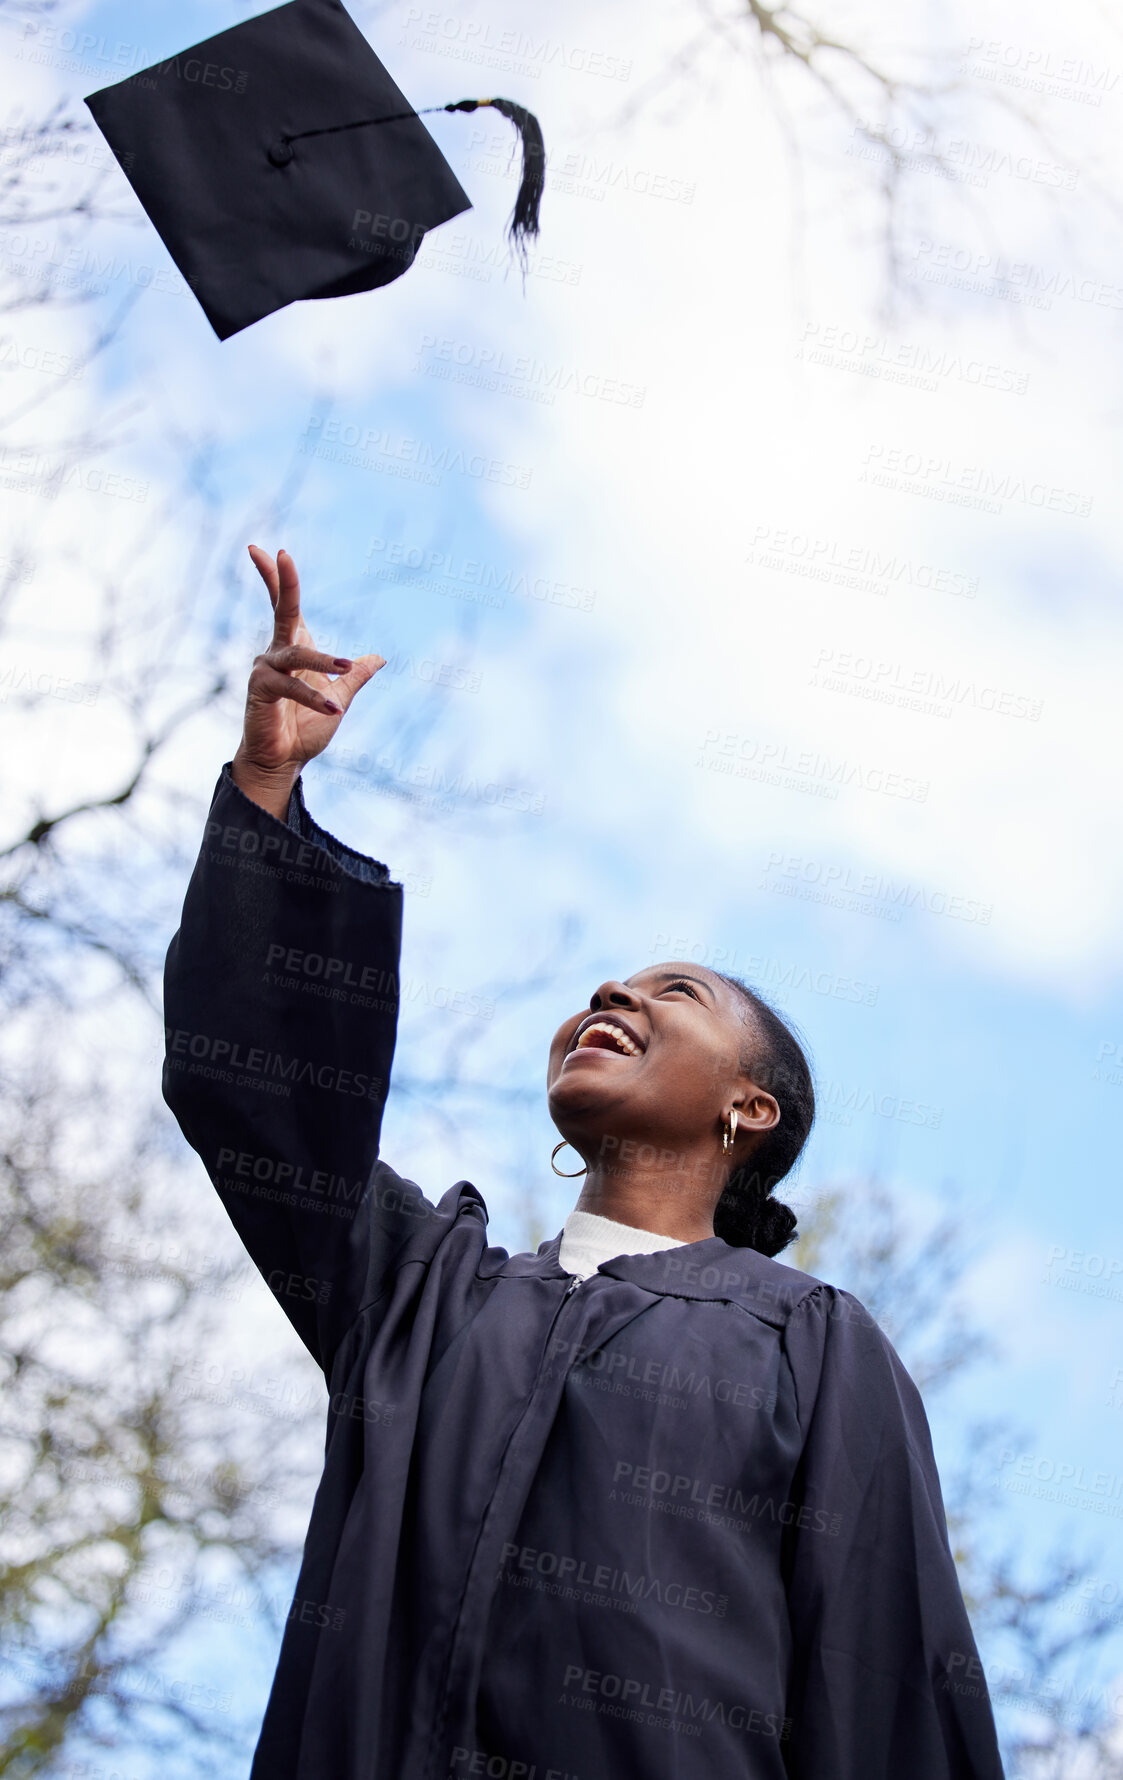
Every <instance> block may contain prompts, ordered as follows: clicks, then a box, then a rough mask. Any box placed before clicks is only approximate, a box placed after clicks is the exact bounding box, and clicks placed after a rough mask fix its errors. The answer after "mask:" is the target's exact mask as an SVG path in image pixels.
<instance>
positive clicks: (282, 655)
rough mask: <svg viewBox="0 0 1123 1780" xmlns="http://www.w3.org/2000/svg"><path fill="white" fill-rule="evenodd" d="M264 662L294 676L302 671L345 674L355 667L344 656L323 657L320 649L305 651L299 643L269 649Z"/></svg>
mask: <svg viewBox="0 0 1123 1780" xmlns="http://www.w3.org/2000/svg"><path fill="white" fill-rule="evenodd" d="M262 660H263V661H265V662H267V663H268V664H269V666H270V667H275V668H278V669H279V670H280V671H281V673H283V674H294V673H297V672H299V671H300V670H302V669H303V670H306V671H308V672H311V673H315V674H345V673H348V672H349V671H350V670H351V669H352V668H353V667H354V665H355V664H354V662H352V661H348V660H346V659H345V658H344V657H343V656H342V655H321V654H320V652H319V650H318V649H305V648H303V647H302V646H301V645H300V644H299V643H290V644H289V645H288V646H287V647H286V648H283V649H267V650H266V651H265V654H264V655H263V656H262Z"/></svg>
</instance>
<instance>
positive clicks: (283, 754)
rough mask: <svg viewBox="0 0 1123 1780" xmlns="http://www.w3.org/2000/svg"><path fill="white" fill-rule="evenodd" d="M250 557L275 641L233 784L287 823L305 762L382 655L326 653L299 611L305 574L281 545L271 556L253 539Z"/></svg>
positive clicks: (254, 682) (258, 683) (251, 702)
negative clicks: (264, 589) (262, 587)
mask: <svg viewBox="0 0 1123 1780" xmlns="http://www.w3.org/2000/svg"><path fill="white" fill-rule="evenodd" d="M250 556H251V558H252V560H253V564H254V567H255V568H256V570H257V572H258V574H259V575H260V576H261V579H262V580H263V581H264V582H265V585H266V587H267V588H268V590H269V598H270V600H271V601H272V605H273V639H272V641H271V643H270V645H269V647H268V649H266V651H265V653H264V654H263V655H259V656H258V657H257V658H256V660H255V661H254V664H253V670H252V672H251V673H250V682H249V688H248V690H247V693H246V715H245V725H244V728H243V731H242V740H241V742H240V744H239V747H238V751H237V753H236V754H235V756H234V763H233V773H234V782H235V784H236V785H237V786H238V787H239V789H240V790H242V791H244V792H245V794H246V796H247V797H249V798H252V799H253V801H254V803H258V804H260V805H261V806H262V807H263V808H264V809H267V810H269V811H270V812H271V814H273V815H274V816H277V817H278V818H279V819H280V820H281V821H284V819H285V816H286V815H287V813H288V807H289V798H290V797H291V795H292V788H293V786H294V785H295V784H296V781H297V779H298V778H299V777H300V774H301V772H302V770H303V768H304V767H305V766H306V765H307V763H308V761H310V760H314V759H315V757H316V755H317V754H322V753H323V751H324V749H325V748H326V747H327V745H328V743H329V742H330V741H331V738H332V736H333V735H334V734H335V732H336V730H337V729H338V728H339V725H340V723H341V722H342V721H343V714H344V712H345V711H346V710H347V708H348V706H349V705H350V703H351V700H352V699H353V698H354V696H355V694H356V693H357V692H358V691H359V689H360V687H362V686H365V685H366V683H367V681H368V680H369V679H371V677H372V676H373V675H374V674H376V673H377V672H378V670H379V668H380V667H385V665H386V663H385V661H384V660H383V658H382V656H381V655H360V656H359V657H358V658H357V659H356V660H355V661H344V660H343V659H342V658H340V657H336V656H332V655H321V654H320V653H319V651H318V650H317V648H316V646H315V644H314V643H313V641H312V638H311V636H310V634H309V632H308V627H307V626H306V624H305V623H304V619H303V618H302V617H301V612H300V578H299V576H298V575H297V572H296V564H295V563H294V562H293V560H292V557H291V556H290V555H289V554H288V552H287V551H285V550H279V551H278V552H277V560H276V562H274V561H273V558H272V557H271V556H270V555H268V553H267V552H266V551H264V550H260V549H258V547H257V545H256V544H251V545H250ZM332 674H335V675H337V676H338V678H336V679H331V678H330V676H331V675H332Z"/></svg>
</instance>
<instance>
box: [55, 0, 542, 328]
mask: <svg viewBox="0 0 1123 1780" xmlns="http://www.w3.org/2000/svg"><path fill="white" fill-rule="evenodd" d="M86 104H87V105H88V106H89V108H90V110H91V112H92V113H93V116H94V121H95V122H96V123H97V125H98V128H99V129H100V130H101V132H102V134H103V135H104V136H105V138H106V140H107V142H108V143H109V146H110V148H111V149H112V150H113V153H114V154H115V155H116V157H117V159H118V161H119V162H120V164H121V167H122V169H123V171H124V173H125V175H126V177H127V178H128V180H129V183H130V184H131V186H132V188H133V190H134V191H135V193H136V195H137V197H138V198H139V199H140V201H141V203H142V204H143V206H144V208H145V210H146V211H147V212H148V215H149V217H150V218H151V220H152V222H153V223H154V224H155V226H156V229H157V231H158V233H159V235H160V237H161V239H162V240H163V242H164V245H165V247H166V248H167V249H168V252H169V253H170V254H171V256H172V258H173V260H174V261H175V263H176V265H177V266H178V267H179V269H180V271H181V272H182V273H183V276H184V278H185V279H186V280H187V282H188V284H189V285H190V286H191V288H192V290H193V291H194V292H195V295H196V296H197V297H198V299H199V302H200V303H201V305H202V307H203V309H204V310H205V312H206V315H207V319H208V320H209V321H210V323H211V326H212V327H213V328H214V330H215V333H216V334H217V335H218V336H219V339H220V340H225V339H228V338H229V336H230V335H231V334H236V333H238V332H239V331H240V330H241V329H242V328H246V327H249V326H250V324H251V323H252V322H255V321H260V320H261V318H262V317H263V316H265V315H271V314H272V313H273V311H274V310H276V309H281V308H283V307H284V306H285V304H286V303H293V302H297V301H299V300H300V299H302V298H307V297H343V296H351V295H353V294H354V293H355V292H356V291H364V290H373V289H375V288H376V287H377V286H378V285H382V284H389V283H390V281H391V279H394V278H399V277H400V276H401V274H402V273H403V272H405V271H407V270H408V268H409V267H410V266H411V265H412V264H413V261H414V258H415V256H416V253H417V250H418V247H419V245H420V243H421V240H422V238H423V237H424V235H425V233H426V231H427V230H429V229H433V228H436V227H437V226H438V225H439V224H440V223H443V222H448V221H449V220H450V219H451V218H452V217H454V216H459V215H460V214H461V212H462V211H465V210H470V209H471V200H470V199H469V198H468V196H467V195H466V193H465V192H464V191H463V189H462V187H461V185H460V182H459V181H458V180H457V178H456V175H455V174H454V173H453V171H452V168H451V167H450V166H449V164H448V162H447V161H446V160H445V158H444V156H443V155H442V153H441V151H440V149H439V148H438V147H437V145H436V143H435V142H434V140H433V138H432V137H431V136H430V134H429V132H428V130H427V129H426V128H425V125H424V124H423V123H422V122H421V113H419V112H417V111H415V110H414V109H413V107H412V106H411V105H410V104H409V103H408V101H407V100H406V98H405V96H404V95H403V93H402V92H401V91H400V89H399V88H398V87H397V86H395V84H394V82H393V81H392V80H391V78H390V76H389V74H388V73H387V71H386V69H385V68H384V67H383V66H382V63H381V62H380V61H379V59H378V57H377V56H376V55H375V53H374V51H373V50H372V49H371V47H370V45H369V43H368V42H367V40H366V38H365V37H364V36H363V34H362V32H361V31H360V30H359V28H358V26H357V25H356V24H355V22H354V20H353V19H352V18H351V17H350V15H349V14H348V13H347V12H346V11H345V10H344V7H343V6H342V4H341V0H289V4H288V5H286V6H278V7H276V8H275V9H274V10H273V11H272V12H265V13H262V14H260V15H259V16H258V17H257V18H253V19H247V20H245V22H244V23H242V24H240V25H235V26H234V27H233V29H232V30H229V31H221V32H219V34H218V36H217V37H209V38H207V39H206V41H205V42H203V43H198V44H195V45H194V46H193V48H191V49H188V50H184V51H183V53H182V54H181V55H178V56H173V57H171V59H170V60H168V61H165V62H158V63H156V64H155V65H154V66H153V67H151V68H146V69H143V70H142V71H141V72H140V73H138V74H133V75H130V76H129V78H128V79H127V80H122V81H119V82H118V83H117V85H115V86H111V87H105V88H103V89H102V91H101V92H98V93H91V94H90V96H89V97H88V98H87V100H86ZM481 105H490V106H493V107H494V108H495V110H497V111H500V112H502V113H503V115H504V116H505V117H507V118H509V119H510V120H511V121H512V123H514V125H515V127H516V129H517V130H518V132H519V136H520V137H521V139H522V147H523V169H522V180H521V184H520V186H519V192H518V197H517V199H516V202H515V209H514V212H513V215H512V217H511V222H510V226H509V234H510V237H511V242H512V245H513V247H514V249H515V251H516V253H517V254H518V256H519V258H520V261H521V263H522V264H523V266H524V268H525V264H526V239H527V237H528V236H531V235H536V234H537V233H538V208H539V203H540V201H541V195H542V186H543V181H544V176H545V167H546V156H545V149H544V146H543V142H542V131H541V129H540V128H539V125H538V120H537V118H535V117H534V116H533V115H532V114H531V113H530V112H529V111H527V110H526V108H525V107H524V106H521V105H518V104H516V103H515V102H514V101H513V100H511V99H458V100H456V101H455V102H454V103H453V104H451V105H431V106H428V107H426V111H428V112H433V111H474V110H476V108H477V107H478V106H481Z"/></svg>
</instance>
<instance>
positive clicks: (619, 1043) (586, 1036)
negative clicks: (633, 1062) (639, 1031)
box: [569, 1020, 646, 1057]
mask: <svg viewBox="0 0 1123 1780" xmlns="http://www.w3.org/2000/svg"><path fill="white" fill-rule="evenodd" d="M645 1048H646V1047H645V1046H644V1045H642V1044H640V1043H639V1042H638V1041H637V1039H636V1038H634V1037H633V1035H632V1034H631V1033H630V1032H629V1031H627V1029H626V1028H625V1027H623V1026H621V1025H619V1024H618V1022H617V1021H615V1020H591V1021H590V1022H589V1024H588V1025H587V1026H583V1027H582V1028H581V1030H580V1031H579V1032H578V1034H577V1039H576V1042H575V1043H574V1045H573V1047H572V1049H571V1050H570V1053H569V1054H570V1056H571V1057H572V1056H574V1055H575V1054H576V1053H577V1052H578V1051H608V1052H609V1053H610V1054H611V1055H613V1056H617V1057H642V1056H643V1053H644V1050H645Z"/></svg>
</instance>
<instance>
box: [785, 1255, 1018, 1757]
mask: <svg viewBox="0 0 1123 1780" xmlns="http://www.w3.org/2000/svg"><path fill="white" fill-rule="evenodd" d="M786 1342H787V1350H788V1358H789V1362H790V1364H791V1367H792V1373H793V1377H794V1380H795V1384H796V1392H797V1401H798V1409H799V1416H800V1421H801V1424H802V1426H803V1427H804V1429H805V1444H804V1448H803V1454H802V1458H801V1461H800V1469H799V1477H798V1480H797V1487H796V1489H795V1490H794V1492H793V1496H794V1501H793V1513H792V1516H791V1521H790V1526H789V1535H790V1536H789V1539H788V1546H787V1551H786V1554H785V1574H786V1583H787V1591H788V1608H789V1616H790V1622H791V1638H792V1652H793V1663H792V1672H791V1688H790V1694H789V1704H788V1717H789V1720H790V1734H789V1739H788V1742H787V1745H786V1750H787V1768H788V1773H789V1775H790V1776H792V1780H902V1776H905V1775H907V1776H908V1780H1002V1763H1001V1759H1000V1757H999V1753H998V1743H997V1738H996V1734H995V1728H994V1719H993V1716H992V1712H991V1707H990V1701H989V1698H988V1695H987V1690H986V1683H985V1680H984V1677H983V1671H982V1666H981V1664H980V1662H979V1659H978V1653H977V1651H976V1647H975V1641H974V1637H973V1635H972V1632H971V1626H970V1622H969V1620H968V1618H967V1610H966V1607H965V1606H964V1602H963V1595H962V1592H961V1590H960V1587H959V1581H958V1577H957V1574H956V1568H955V1562H954V1559H953V1558H952V1555H951V1550H950V1546H949V1543H948V1534H947V1521H946V1518H945V1515H944V1507H943V1499H942V1496H941V1492H940V1482H939V1477H938V1475H937V1472H936V1462H935V1458H934V1456H933V1452H932V1440H931V1435H930V1433H929V1429H928V1421H927V1417H926V1416H925V1413H924V1407H923V1405H922V1403H921V1400H920V1394H919V1392H918V1391H917V1389H916V1386H915V1385H914V1384H913V1382H912V1380H911V1378H910V1377H909V1375H908V1373H907V1372H906V1371H905V1368H904V1366H903V1365H902V1364H901V1361H900V1359H899V1358H898V1356H897V1354H896V1353H895V1352H894V1350H893V1348H892V1346H891V1345H890V1343H889V1341H888V1340H887V1339H886V1337H885V1335H884V1334H883V1333H882V1331H881V1329H880V1328H879V1327H878V1326H877V1324H876V1323H875V1322H874V1320H873V1318H872V1317H871V1316H870V1314H869V1312H868V1311H867V1310H866V1309H865V1308H864V1306H862V1305H861V1304H859V1303H858V1301H857V1300H856V1299H854V1298H852V1297H850V1295H849V1294H848V1293H846V1292H840V1291H836V1290H834V1289H833V1288H831V1287H829V1286H822V1287H819V1288H818V1289H817V1290H816V1291H814V1292H812V1293H810V1294H808V1296H807V1298H806V1299H804V1301H803V1303H802V1304H801V1305H800V1306H799V1307H797V1309H796V1310H795V1311H794V1313H793V1315H792V1317H791V1319H790V1321H789V1324H788V1330H787V1336H786Z"/></svg>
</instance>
